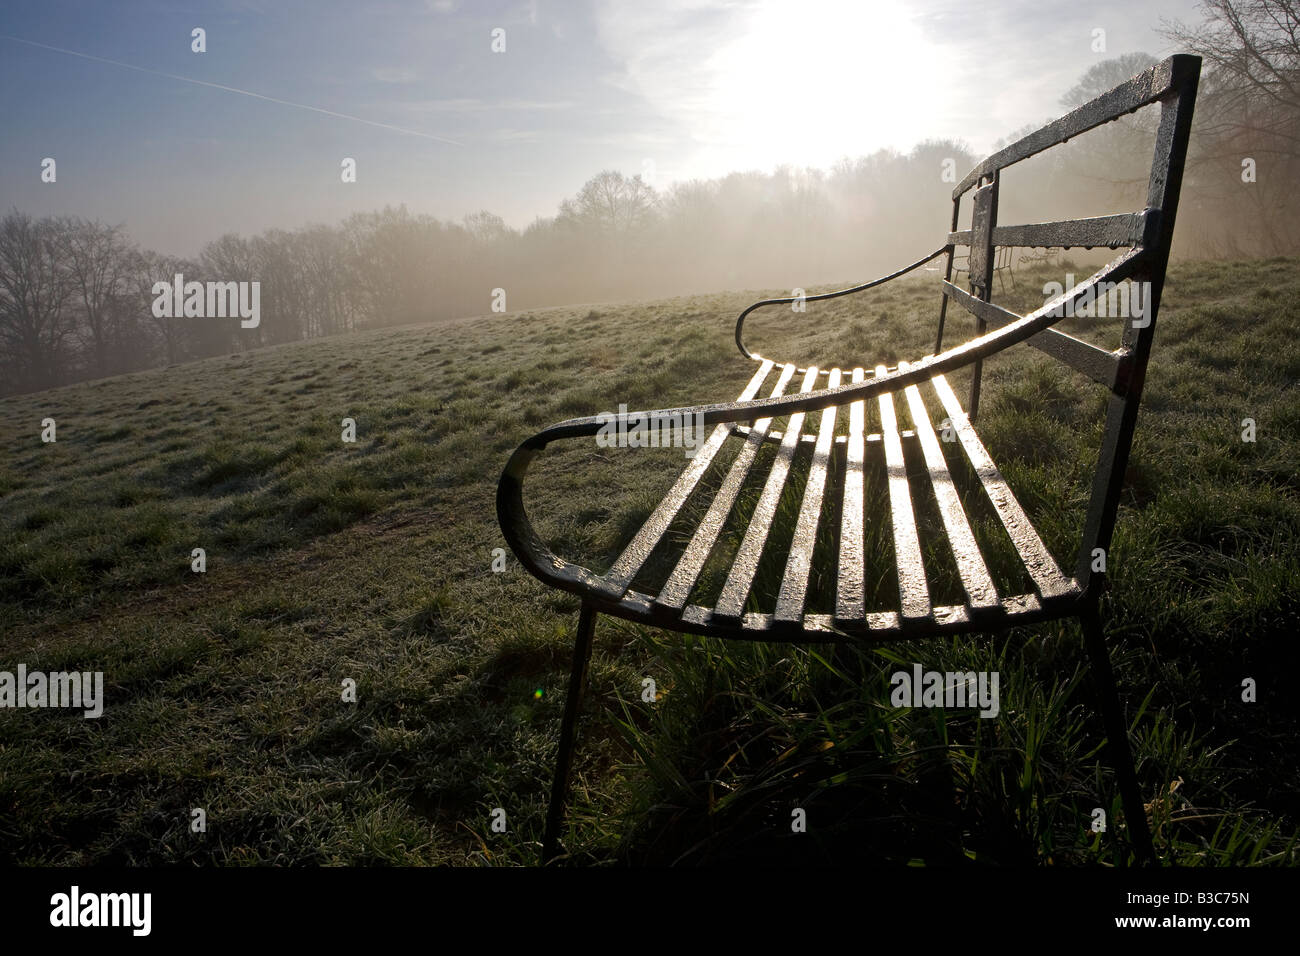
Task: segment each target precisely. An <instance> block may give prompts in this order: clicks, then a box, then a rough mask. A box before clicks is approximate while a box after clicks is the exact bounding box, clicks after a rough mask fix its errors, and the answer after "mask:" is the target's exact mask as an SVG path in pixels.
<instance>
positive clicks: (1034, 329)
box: [521, 248, 1144, 449]
mask: <svg viewBox="0 0 1300 956" xmlns="http://www.w3.org/2000/svg"><path fill="white" fill-rule="evenodd" d="M1143 255H1144V250H1142V249H1140V248H1138V249H1131V250H1128V251H1127V252H1125V253H1124V254H1123V255H1122V256H1120V257H1119V258H1117V259H1116V260H1115V261H1114V262H1112V263H1111V264H1110V265H1108V266H1105V267H1104V268H1102V269H1101V270H1099V271H1098V272H1096V273H1095V274H1094V275H1092V276H1091V277H1090V278H1088V279H1087V281H1085V282H1081V283H1080V284H1079V285H1076V286H1074V287H1073V288H1071V289H1069V290H1068V291H1066V292H1063V293H1062V294H1061V295H1058V296H1057V297H1056V298H1054V299H1050V300H1049V301H1047V302H1045V303H1043V305H1042V306H1041V307H1040V308H1038V309H1037V310H1035V311H1034V312H1031V313H1030V314H1029V315H1026V316H1022V317H1021V318H1019V319H1016V320H1015V321H1013V322H1009V323H1007V324H1006V325H1004V326H1001V327H1000V328H998V329H995V330H994V331H992V332H989V333H987V334H985V335H982V336H980V337H978V338H974V339H971V340H970V341H969V342H965V343H963V344H962V345H958V346H956V347H954V348H951V349H948V350H947V351H946V352H942V353H940V354H938V355H927V356H926V357H925V358H923V359H921V360H919V361H917V362H914V363H912V364H910V365H908V366H907V368H906V369H897V370H895V371H893V372H889V373H888V374H885V375H879V376H876V377H874V378H870V379H867V380H865V381H862V382H855V383H852V384H849V385H841V386H839V387H837V388H823V389H819V390H817V391H813V392H801V393H799V394H797V395H783V396H780V397H777V398H756V399H753V400H751V401H748V402H722V403H719V404H715V405H691V406H685V407H681V408H664V409H658V410H655V411H646V412H628V415H629V417H630V416H633V415H639V416H642V417H643V418H645V419H646V420H649V419H650V418H651V417H653V418H655V419H656V420H658V421H671V420H677V421H687V420H690V421H696V420H698V419H695V418H693V417H692V418H689V419H688V418H684V417H682V416H695V415H697V414H698V415H702V416H703V423H704V424H705V425H718V424H721V423H723V422H752V421H755V420H757V419H759V418H776V417H779V416H781V415H790V414H793V413H794V412H813V411H817V410H819V409H822V408H826V407H827V406H830V405H845V404H848V403H849V402H858V401H862V400H863V399H867V398H873V397H875V396H877V395H882V394H885V393H888V392H897V391H901V390H902V389H904V388H906V387H907V386H909V385H916V384H919V383H921V382H926V381H929V380H930V379H932V378H934V377H935V376H936V375H943V374H946V373H948V372H951V371H953V370H954V369H959V368H964V367H965V366H967V365H973V364H974V363H975V362H978V361H981V360H983V359H986V358H988V357H989V356H990V355H995V354H997V353H998V352H1001V351H1003V350H1005V349H1008V348H1010V347H1011V346H1013V345H1018V344H1020V343H1021V342H1023V341H1025V339H1028V338H1031V337H1032V336H1035V335H1037V334H1038V333H1039V332H1042V331H1043V330H1044V329H1046V328H1049V327H1051V326H1052V325H1055V324H1056V323H1057V322H1059V321H1061V319H1063V318H1064V317H1065V316H1066V314H1067V311H1068V310H1067V309H1066V308H1065V306H1066V304H1067V303H1074V302H1076V301H1077V300H1079V299H1081V298H1083V297H1084V296H1085V295H1087V294H1089V292H1090V290H1093V289H1095V287H1096V286H1097V285H1098V284H1099V283H1102V282H1120V281H1123V280H1124V279H1127V278H1129V277H1130V276H1131V275H1132V274H1133V272H1134V271H1135V270H1136V268H1137V267H1138V265H1139V264H1140V263H1141V261H1142V257H1143ZM922 261H924V260H922ZM1094 294H1095V293H1094ZM673 416H677V418H676V419H674V418H673ZM607 424H608V417H606V418H603V419H602V418H599V417H596V416H592V417H590V418H571V419H569V420H568V421H564V422H560V423H559V424H556V425H552V426H551V427H550V428H546V429H543V430H542V431H540V432H538V433H537V434H536V435H534V436H533V437H532V438H530V439H528V441H527V442H525V443H524V444H525V445H528V446H530V447H532V448H536V449H541V448H545V447H546V445H547V444H548V443H549V442H552V441H556V440H557V439H561V438H577V437H581V436H584V435H595V434H596V433H597V432H598V431H600V429H601V427H602V426H604V425H607ZM521 447H523V446H521Z"/></svg>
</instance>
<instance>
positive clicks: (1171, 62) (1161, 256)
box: [935, 54, 1201, 593]
mask: <svg viewBox="0 0 1300 956" xmlns="http://www.w3.org/2000/svg"><path fill="white" fill-rule="evenodd" d="M1200 69H1201V60H1200V58H1199V57H1195V56H1189V55H1186V54H1179V55H1176V56H1171V57H1169V58H1168V59H1166V60H1164V61H1162V62H1161V63H1158V64H1156V65H1155V66H1153V67H1152V68H1151V69H1149V70H1146V71H1145V72H1143V73H1139V74H1138V75H1137V76H1135V77H1133V78H1132V79H1130V80H1127V81H1126V82H1124V83H1121V84H1120V85H1119V86H1117V87H1115V88H1114V89H1112V90H1110V91H1109V92H1107V93H1103V94H1102V95H1101V96H1099V97H1097V98H1096V99H1094V100H1092V101H1091V102H1089V103H1086V104H1084V105H1083V106H1080V107H1079V108H1078V109H1076V110H1074V111H1072V112H1070V113H1067V114H1066V115H1065V116H1062V117H1061V118H1060V119H1058V120H1055V121H1054V122H1052V123H1049V124H1048V125H1046V126H1044V127H1042V128H1041V129H1039V130H1036V131H1035V132H1033V133H1030V134H1029V135H1028V136H1025V137H1024V138H1022V139H1020V140H1018V141H1017V142H1015V143H1012V144H1011V145H1010V146H1007V147H1006V148H1005V149H1002V150H999V151H998V152H996V153H994V154H993V155H992V156H989V157H988V158H987V159H985V160H984V161H983V162H981V163H980V164H979V165H977V166H976V167H975V168H974V169H972V170H971V171H970V172H969V173H967V175H966V177H965V178H964V179H963V180H962V181H961V182H960V183H958V184H957V187H956V188H955V189H954V190H953V194H952V197H953V207H952V231H951V233H950V234H949V236H948V242H949V251H948V266H947V270H946V273H945V277H944V294H943V301H942V304H941V306H940V313H939V332H938V338H937V340H936V343H935V351H936V353H938V352H940V351H942V342H943V326H944V320H945V317H946V314H947V308H948V301H949V299H955V300H956V301H957V302H958V304H960V305H962V306H964V307H965V308H967V309H968V310H970V311H971V312H972V314H974V316H975V321H976V327H977V330H978V332H979V334H981V335H982V334H983V333H984V332H985V331H986V330H987V326H988V322H989V321H990V320H991V319H1004V318H1006V317H1008V315H1009V313H1007V312H1006V311H1005V310H1002V309H999V308H997V307H995V306H992V305H989V306H984V307H982V304H983V303H988V302H989V301H990V298H991V294H992V280H993V269H994V250H995V249H998V248H1000V247H1007V246H1012V247H1064V248H1069V247H1076V246H1083V247H1085V248H1089V249H1090V248H1093V247H1105V248H1110V249H1120V248H1125V249H1127V251H1126V252H1125V253H1124V254H1122V255H1120V256H1119V257H1118V258H1116V259H1115V260H1113V261H1112V262H1111V263H1110V264H1108V265H1107V266H1105V267H1104V268H1103V269H1101V270H1099V272H1098V273H1097V276H1095V277H1094V278H1098V279H1099V281H1102V282H1116V283H1118V282H1122V281H1123V280H1125V279H1129V280H1132V281H1133V282H1134V283H1144V286H1143V289H1144V291H1145V297H1144V299H1145V303H1146V309H1145V311H1144V314H1143V315H1142V317H1141V318H1140V319H1134V320H1131V321H1130V320H1125V323H1124V332H1123V337H1122V340H1121V345H1120V348H1119V349H1117V350H1116V351H1114V352H1107V351H1106V350H1104V349H1101V348H1098V347H1097V346H1094V345H1091V344H1090V343H1087V342H1083V341H1081V340H1079V339H1076V338H1074V337H1073V336H1070V335H1067V334H1065V333H1064V332H1060V331H1058V330H1056V329H1048V330H1046V331H1045V332H1043V333H1040V334H1039V335H1037V336H1035V337H1034V338H1032V339H1029V340H1028V341H1029V343H1030V344H1032V345H1034V346H1035V347H1036V348H1038V349H1040V350H1042V351H1044V352H1046V353H1048V354H1049V355H1052V356H1053V357H1054V358H1056V359H1058V360H1060V361H1061V362H1064V363H1065V364H1066V365H1069V366H1070V367H1071V368H1073V369H1075V370H1076V371H1079V372H1082V373H1083V374H1085V375H1087V376H1089V377H1090V378H1092V379H1093V380H1094V381H1097V382H1099V383H1101V384H1103V385H1105V386H1106V387H1107V388H1108V389H1109V390H1110V392H1111V397H1110V401H1109V403H1108V406H1107V415H1106V427H1105V432H1104V434H1103V437H1102V443H1101V450H1100V454H1099V459H1098V463H1097V472H1096V477H1095V479H1094V483H1093V489H1092V497H1091V501H1090V503H1089V507H1088V515H1087V518H1086V520H1085V524H1084V532H1083V540H1082V542H1081V547H1080V550H1079V556H1078V564H1077V567H1076V578H1077V579H1078V581H1079V583H1080V585H1081V586H1083V587H1084V588H1085V590H1086V591H1088V592H1090V593H1091V592H1094V591H1095V589H1096V588H1097V587H1099V586H1100V578H1099V577H1097V575H1096V574H1094V572H1093V570H1092V568H1093V566H1094V557H1093V556H1094V552H1095V551H1096V550H1097V549H1101V550H1102V551H1103V552H1105V551H1106V550H1107V549H1109V547H1110V539H1111V532H1112V531H1113V530H1114V525H1115V514H1116V511H1117V510H1118V506H1119V498H1120V492H1121V490H1122V487H1123V480H1124V471H1125V468H1126V466H1127V462H1128V453H1129V447H1130V445H1131V444H1132V440H1133V429H1134V425H1135V423H1136V420H1137V412H1138V404H1139V402H1140V400H1141V396H1142V384H1143V381H1144V379H1145V376H1146V367H1147V359H1148V357H1149V355H1150V351H1151V341H1152V336H1153V335H1154V333H1155V326H1156V316H1157V314H1158V312H1159V308H1160V294H1161V289H1162V287H1163V285H1164V279H1165V270H1166V267H1167V265H1168V262H1169V248H1170V244H1171V242H1172V239H1173V232H1174V219H1175V216H1176V214H1177V210H1178V194H1179V190H1180V187H1181V185H1182V178H1183V164H1184V160H1185V157H1186V153H1187V141H1188V135H1189V132H1190V130H1191V125H1192V109H1193V107H1194V105H1195V101H1196V88H1197V83H1198V80H1199V77H1200ZM1156 103H1158V104H1159V105H1160V122H1159V125H1158V127H1157V130H1156V138H1155V151H1154V156H1153V157H1152V161H1151V176H1150V180H1149V183H1148V186H1147V201H1146V207H1145V208H1144V209H1142V210H1140V211H1137V212H1133V213H1128V214H1121V215H1114V216H1101V217H1097V218H1093V219H1069V220H1062V221H1056V222H1043V223H1033V224H1029V225H1016V226H1000V225H998V221H997V219H998V187H999V180H1000V174H1001V172H1002V170H1004V169H1006V168H1007V167H1008V166H1011V165H1014V164H1015V163H1018V162H1021V161H1022V160H1025V159H1028V158H1029V157H1031V156H1034V155H1036V154H1038V153H1041V152H1043V151H1044V150H1046V149H1050V148H1051V147H1053V146H1058V145H1060V144H1062V143H1064V142H1066V141H1067V140H1069V139H1071V138H1073V137H1075V136H1078V135H1080V134H1081V133H1086V132H1087V131H1088V130H1091V129H1094V128H1095V127H1098V126H1101V125H1102V124H1104V123H1109V122H1111V121H1112V120H1116V119H1118V118H1119V117H1121V116H1124V115H1126V114H1128V113H1132V112H1135V111H1137V110H1139V109H1142V108H1143V107H1146V106H1151V105H1153V104H1156ZM967 193H971V194H972V195H971V219H970V223H971V226H970V229H968V230H965V231H958V228H957V227H958V223H959V221H960V214H961V202H962V197H963V196H965V195H966V194H967ZM957 246H964V247H966V248H968V249H969V261H968V269H969V287H970V294H969V295H961V294H960V290H957V289H956V288H955V287H953V286H952V285H951V284H950V282H951V279H952V262H953V253H954V251H955V247H957ZM972 297H973V298H972ZM1065 298H1066V299H1069V294H1068V292H1067V295H1066V297H1065ZM981 372H982V369H981V365H980V363H976V364H975V366H974V378H973V382H972V386H971V398H970V404H969V407H968V414H969V415H970V417H971V418H974V417H975V415H976V413H977V411H978V408H979V392H980V378H981Z"/></svg>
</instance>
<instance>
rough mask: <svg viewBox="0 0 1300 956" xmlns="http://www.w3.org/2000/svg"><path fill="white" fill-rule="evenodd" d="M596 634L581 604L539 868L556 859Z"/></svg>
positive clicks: (588, 608) (591, 617)
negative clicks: (579, 714)
mask: <svg viewBox="0 0 1300 956" xmlns="http://www.w3.org/2000/svg"><path fill="white" fill-rule="evenodd" d="M595 632H596V612H595V611H594V610H592V608H591V605H589V604H583V605H582V612H581V613H580V614H579V615H578V636H577V638H576V640H575V641H574V645H573V669H572V670H571V671H570V672H569V696H568V700H567V701H565V704H564V721H563V723H561V724H560V752H559V755H558V756H557V757H556V760H555V779H554V781H552V783H551V805H550V808H549V809H548V810H547V811H546V835H545V837H544V838H543V840H542V865H543V866H545V865H546V864H547V863H549V862H551V860H553V859H555V857H556V855H557V851H558V850H559V844H560V828H561V827H562V826H563V824H564V801H565V798H566V796H567V795H568V790H569V768H570V766H571V765H572V763H573V744H574V738H575V737H576V736H577V729H578V710H579V708H580V707H581V705H582V689H583V685H585V684H586V683H587V662H588V661H590V660H591V641H592V637H593V636H594V635H595Z"/></svg>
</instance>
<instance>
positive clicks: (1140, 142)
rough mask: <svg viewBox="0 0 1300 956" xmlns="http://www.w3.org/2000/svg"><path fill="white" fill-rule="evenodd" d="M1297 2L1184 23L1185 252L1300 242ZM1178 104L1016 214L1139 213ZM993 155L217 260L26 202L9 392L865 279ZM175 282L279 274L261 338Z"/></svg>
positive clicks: (277, 232)
mask: <svg viewBox="0 0 1300 956" xmlns="http://www.w3.org/2000/svg"><path fill="white" fill-rule="evenodd" d="M1298 2H1300V0H1209V2H1208V3H1206V4H1204V9H1205V10H1206V13H1207V15H1208V19H1207V21H1206V24H1205V26H1203V27H1201V28H1199V29H1198V30H1187V29H1184V28H1182V27H1178V26H1175V27H1173V28H1171V34H1170V35H1171V36H1173V37H1174V38H1176V39H1177V40H1179V41H1180V45H1181V46H1182V47H1183V48H1185V49H1191V50H1195V51H1196V52H1198V53H1200V54H1201V55H1202V56H1203V57H1204V58H1205V63H1204V66H1203V72H1202V81H1201V93H1200V96H1199V97H1198V101H1197V107H1196V117H1195V125H1194V128H1193V142H1192V148H1191V150H1192V151H1191V154H1190V156H1189V159H1188V164H1187V172H1186V176H1185V180H1184V185H1183V193H1182V194H1183V200H1182V204H1181V208H1180V211H1179V229H1178V235H1177V239H1176V245H1175V250H1174V251H1175V254H1176V255H1180V256H1183V257H1196V258H1240V257H1255V256H1270V255H1296V254H1297V252H1298V251H1300V226H1298V225H1297V224H1298V223H1300V217H1298V216H1297V213H1298V212H1300V208H1298V207H1300V196H1297V193H1296V190H1295V188H1294V184H1295V183H1297V182H1300V41H1298V40H1297V37H1300V15H1297V3H1298ZM1154 62H1155V60H1154V59H1153V58H1152V57H1149V56H1146V55H1145V54H1132V55H1128V56H1125V57H1120V58H1117V59H1114V60H1107V61H1103V62H1100V63H1098V64H1097V65H1096V66H1094V67H1093V68H1092V69H1090V70H1089V71H1088V72H1087V73H1086V74H1085V75H1084V76H1083V77H1082V78H1081V80H1080V82H1079V84H1078V85H1076V86H1075V87H1074V88H1073V89H1072V90H1070V91H1069V92H1067V94H1066V95H1065V96H1064V97H1063V98H1062V104H1063V105H1064V106H1066V107H1073V106H1076V105H1078V104H1080V103H1083V102H1086V101H1087V100H1088V99H1090V98H1091V97H1093V96H1095V95H1097V94H1098V93H1100V92H1102V91H1104V90H1106V89H1109V88H1110V87H1112V86H1114V85H1115V84H1116V83H1118V82H1121V81H1122V80H1124V79H1126V78H1127V77H1129V76H1131V75H1133V74H1134V73H1136V72H1138V71H1140V70H1141V69H1144V68H1145V67H1146V66H1149V65H1150V64H1152V63H1154ZM1156 113H1157V110H1155V109H1148V110H1144V111H1142V112H1141V113H1138V114H1134V116H1132V117H1127V118H1125V119H1124V120H1121V121H1119V122H1116V123H1113V124H1109V125H1107V126H1106V127H1103V128H1101V129H1099V130H1097V131H1094V132H1093V133H1090V134H1088V135H1087V136H1084V137H1081V138H1080V139H1079V140H1078V141H1076V142H1073V143H1070V144H1068V145H1067V146H1065V147H1062V148H1060V149H1054V150H1050V151H1048V152H1047V153H1045V154H1042V155H1041V156H1038V157H1035V158H1033V159H1031V160H1029V161H1027V162H1025V163H1023V164H1021V165H1018V166H1016V167H1013V168H1011V169H1009V170H1007V171H1006V173H1004V179H1003V186H1002V189H1001V194H1000V195H1001V203H1000V210H999V220H1000V221H1002V222H1031V221H1041V220H1045V219H1052V218H1061V217H1065V216H1086V215H1102V214H1105V213H1108V212H1115V211H1123V210H1134V209H1140V208H1141V207H1142V205H1143V202H1144V199H1145V195H1146V186H1147V171H1148V169H1149V165H1150V161H1151V150H1152V145H1153V140H1154V132H1155V114H1156ZM1034 125H1035V126H1036V125H1037V124H1034ZM1030 128H1033V127H1032V126H1031V127H1027V128H1026V129H1025V130H1022V131H1019V132H1018V133H1017V134H1013V135H1012V136H1010V137H1008V139H1007V140H1006V141H1004V142H1009V141H1011V140H1014V139H1015V138H1017V136H1018V135H1021V134H1023V133H1024V132H1027V131H1028V129H1030ZM999 145H1001V144H999ZM979 158H980V157H977V156H975V155H973V154H972V153H971V151H970V150H969V149H968V148H967V147H966V146H965V145H964V144H962V143H960V142H957V141H951V140H939V141H929V142H925V143H922V144H920V145H918V146H917V147H915V148H914V149H912V150H911V151H910V152H907V153H901V152H898V151H895V150H889V149H884V150H879V151H877V152H875V153H872V154H871V155H869V156H864V157H859V158H856V159H845V160H842V161H840V162H839V163H836V164H835V165H834V166H833V167H831V168H830V169H828V170H819V169H794V168H791V167H780V168H777V169H775V170H774V171H772V172H770V173H762V172H740V173H733V174H731V175H728V176H724V177H721V178H718V179H712V180H693V181H689V182H679V183H674V184H672V185H671V186H669V187H667V188H665V189H656V188H654V187H653V186H652V185H651V184H649V183H647V182H645V181H644V180H643V179H642V178H641V177H640V176H626V175H624V174H623V173H621V172H618V171H614V170H606V171H603V172H601V173H599V174H598V175H596V176H595V177H593V178H592V179H591V180H590V181H588V182H587V183H586V184H585V185H584V186H583V187H582V189H581V190H580V191H579V192H578V194H577V195H576V196H574V197H572V198H570V199H566V200H564V201H563V202H562V203H561V204H560V206H559V209H558V211H557V213H556V215H554V216H552V217H542V218H538V219H537V220H536V221H535V222H533V223H532V224H531V225H529V226H528V227H527V228H525V229H523V230H516V229H512V228H510V227H509V226H507V225H506V223H505V222H504V221H503V220H502V219H501V218H500V217H499V216H496V215H494V214H492V213H490V212H486V211H483V212H478V213H475V214H473V215H469V216H466V217H464V219H462V220H461V221H460V222H448V221H442V220H439V219H436V218H434V217H432V216H427V215H420V214H415V213H412V212H410V211H408V210H407V209H406V207H405V206H401V207H397V208H392V207H389V208H385V209H384V210H382V211H379V212H370V213H357V214H354V215H352V216H350V217H349V218H347V219H345V220H344V221H343V222H341V223H339V224H337V225H323V224H314V225H309V226H305V227H303V228H300V229H296V230H285V229H270V230H267V231H265V232H263V233H261V234H259V235H256V236H252V237H248V238H245V237H242V236H238V235H225V236H222V237H220V238H218V239H215V240H213V241H211V242H209V243H208V244H207V245H206V246H204V247H203V249H202V250H201V252H200V253H199V255H198V256H197V257H196V258H194V259H186V258H181V257H176V256H170V255H167V254H165V253H159V252H154V251H151V250H143V249H140V248H139V247H138V246H137V245H136V244H135V243H134V242H132V240H131V239H130V236H129V235H128V234H127V232H126V230H125V227H124V226H122V225H105V224H103V223H99V222H90V221H87V220H85V219H81V218H77V217H66V216H60V217H47V218H43V219H33V218H32V217H31V216H29V215H27V214H25V213H22V212H19V211H18V210H13V211H11V212H10V213H8V214H7V215H5V216H4V218H3V219H2V220H0V394H12V393H15V392H22V391H32V390H37V389H42V388H48V387H52V386H56V385H60V384H66V383H69V382H73V381H78V380H83V379H87V378H96V377H102V376H107V375H115V374H120V373H123V372H130V371H136V370H140V369H144V368H149V367H153V366H158V365H164V364H175V363H177V362H184V361H190V360H193V359H198V358H203V357H206V356H212V355H220V354H225V353H228V352H231V351H237V350H242V349H249V348H257V347H260V346H264V345H273V344H278V343H283V342H294V341H299V340H302V339H308V338H314V337H317V336H323V335H333V334H338V333H342V332H350V331H354V330H358V329H367V328H376V327H380V326H386V325H400V324H406V323H412V322H422V321H434V320H439V319H446V318H453V317H459V316H468V315H477V314H483V313H488V312H490V311H492V310H493V306H494V305H498V306H500V305H501V304H502V303H504V307H505V309H506V311H508V312H517V311H520V310H524V309H531V308H536V307H539V306H546V305H562V304H575V303H585V302H596V301H609V300H619V299H641V298H648V297H661V296H668V295H685V294H693V293H701V292H710V291H717V290H720V289H742V288H748V289H781V288H784V289H793V288H796V287H801V288H802V287H809V286H812V285H814V284H820V283H828V282H845V283H850V282H858V281H862V280H864V279H866V278H870V277H873V276H874V275H877V274H880V273H882V272H884V271H887V270H891V269H893V268H895V267H897V266H900V265H902V264H905V263H906V262H908V261H911V260H913V259H916V258H919V257H920V256H921V255H924V254H925V253H927V252H930V251H933V250H934V249H935V248H937V247H938V246H939V245H940V244H941V243H942V237H943V236H944V235H945V234H946V232H947V227H948V223H949V217H950V215H951V192H952V188H953V183H954V181H955V180H956V179H959V178H960V177H961V176H962V175H964V173H965V172H966V171H967V170H968V169H970V168H971V166H972V165H974V163H975V162H976V161H977V160H978V159H979ZM966 208H967V210H968V208H969V206H968V205H967V207H966ZM176 274H181V275H183V276H184V277H185V280H186V281H191V280H193V281H200V282H202V281H208V280H210V281H219V282H231V281H249V282H252V281H256V282H259V283H260V286H261V288H260V292H261V320H260V322H259V324H258V326H257V327H256V328H241V326H240V323H239V322H238V321H231V320H228V319H211V318H205V319H196V318H185V317H173V316H159V315H157V314H155V310H154V309H153V307H152V306H153V303H154V300H155V298H156V295H155V293H154V285H155V284H156V283H159V282H166V283H169V284H170V283H171V281H172V278H173V276H174V275H176Z"/></svg>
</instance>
